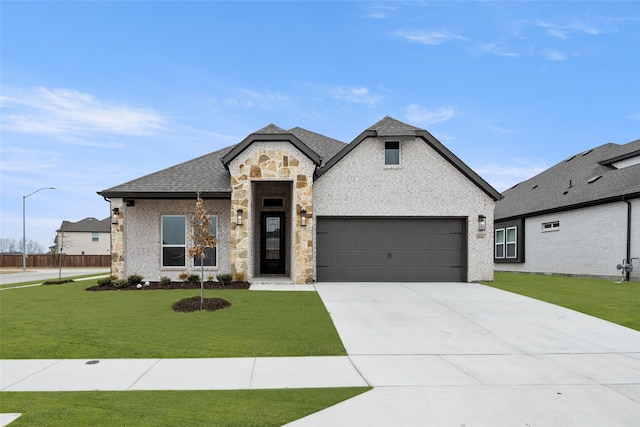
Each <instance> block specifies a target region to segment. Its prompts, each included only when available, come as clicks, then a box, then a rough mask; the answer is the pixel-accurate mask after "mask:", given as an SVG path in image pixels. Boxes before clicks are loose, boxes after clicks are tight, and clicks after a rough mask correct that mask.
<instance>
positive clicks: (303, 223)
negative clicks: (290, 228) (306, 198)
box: [300, 209, 307, 227]
mask: <svg viewBox="0 0 640 427" xmlns="http://www.w3.org/2000/svg"><path fill="white" fill-rule="evenodd" d="M306 226H307V210H306V209H302V210H301V211H300V227H306Z"/></svg>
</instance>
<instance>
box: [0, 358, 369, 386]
mask: <svg viewBox="0 0 640 427" xmlns="http://www.w3.org/2000/svg"><path fill="white" fill-rule="evenodd" d="M366 385H367V383H366V382H365V381H364V380H363V379H362V377H361V376H360V375H359V374H358V372H357V371H356V369H355V368H354V367H353V365H352V363H351V361H350V360H349V358H348V357H346V356H329V357H257V358H256V357H245V358H217V359H100V360H80V359H72V360H42V359H37V360H0V387H1V388H0V390H1V391H89V390H103V391H125V390H243V389H246V390H249V389H274V388H319V387H359V386H366Z"/></svg>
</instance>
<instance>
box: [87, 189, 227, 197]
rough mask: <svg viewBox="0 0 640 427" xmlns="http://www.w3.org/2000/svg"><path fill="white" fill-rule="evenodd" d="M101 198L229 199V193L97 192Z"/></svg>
mask: <svg viewBox="0 0 640 427" xmlns="http://www.w3.org/2000/svg"><path fill="white" fill-rule="evenodd" d="M98 194H99V195H100V196H102V197H109V198H113V197H119V198H123V199H196V198H197V197H198V194H200V197H201V198H203V199H231V190H229V191H200V192H197V191H111V192H110V191H108V190H106V191H98Z"/></svg>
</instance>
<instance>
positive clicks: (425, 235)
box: [316, 217, 466, 282]
mask: <svg viewBox="0 0 640 427" xmlns="http://www.w3.org/2000/svg"><path fill="white" fill-rule="evenodd" d="M316 230H317V240H316V243H317V246H316V247H317V252H316V265H317V279H318V280H319V281H404V282H408V281H464V280H466V231H465V230H466V220H464V219H460V218H327V217H320V218H318V221H317V223H316Z"/></svg>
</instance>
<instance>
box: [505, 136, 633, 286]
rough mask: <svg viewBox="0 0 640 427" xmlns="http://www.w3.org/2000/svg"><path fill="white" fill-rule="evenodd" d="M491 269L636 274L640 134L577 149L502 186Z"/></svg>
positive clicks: (609, 275)
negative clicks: (624, 140)
mask: <svg viewBox="0 0 640 427" xmlns="http://www.w3.org/2000/svg"><path fill="white" fill-rule="evenodd" d="M494 228H495V248H494V257H495V262H496V271H519V272H530V273H549V274H568V275H580V276H599V277H607V278H609V277H617V278H621V277H622V273H629V272H628V271H627V272H624V271H622V270H620V269H617V265H618V264H620V265H624V264H627V265H628V264H631V259H632V258H635V259H634V260H633V266H634V270H633V272H630V274H625V278H629V277H630V278H631V280H638V278H639V277H640V262H638V257H640V140H637V141H634V142H630V143H628V144H625V145H618V144H611V143H609V144H605V145H602V146H600V147H597V148H594V149H591V150H587V151H585V152H582V153H578V154H576V155H575V156H571V157H570V158H568V159H566V160H564V161H562V162H560V163H558V164H557V165H555V166H553V167H552V168H550V169H548V170H546V171H544V172H542V173H540V174H539V175H537V176H535V177H533V178H531V179H528V180H526V181H524V182H521V183H519V184H517V185H516V186H514V187H513V188H510V189H509V190H507V191H505V192H504V199H502V200H501V201H499V202H498V203H497V204H496V210H495V224H494Z"/></svg>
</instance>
